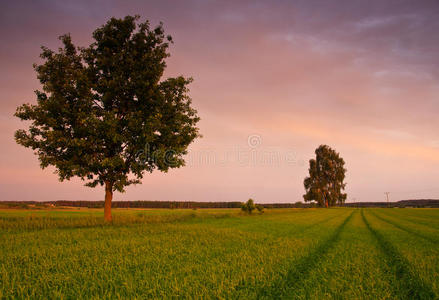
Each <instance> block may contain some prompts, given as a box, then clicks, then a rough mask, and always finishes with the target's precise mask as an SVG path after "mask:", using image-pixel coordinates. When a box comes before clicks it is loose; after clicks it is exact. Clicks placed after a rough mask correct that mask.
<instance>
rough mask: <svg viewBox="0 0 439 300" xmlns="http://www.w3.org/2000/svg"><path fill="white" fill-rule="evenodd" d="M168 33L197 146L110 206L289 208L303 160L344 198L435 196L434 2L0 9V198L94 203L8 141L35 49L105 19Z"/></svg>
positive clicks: (32, 4) (203, 0) (438, 8)
mask: <svg viewBox="0 0 439 300" xmlns="http://www.w3.org/2000/svg"><path fill="white" fill-rule="evenodd" d="M129 14H130V15H134V14H138V15H140V16H141V18H142V19H149V20H150V21H151V24H152V25H156V24H158V23H159V22H160V21H162V22H163V23H164V27H165V30H166V32H167V33H168V34H170V35H172V36H173V39H174V44H173V45H172V46H171V49H170V51H171V57H170V58H169V59H168V69H167V72H166V76H175V75H180V74H182V75H185V76H192V77H193V78H194V83H192V85H191V92H190V94H191V97H192V98H193V104H194V106H195V107H196V108H197V109H198V111H199V115H200V117H201V118H202V121H201V122H200V129H201V133H202V134H203V135H204V137H203V138H202V139H200V140H197V141H196V142H195V143H194V144H193V145H192V146H191V147H190V153H189V155H188V157H187V160H188V163H187V166H186V167H184V168H181V169H178V170H172V171H170V172H169V173H167V174H160V173H153V174H150V175H147V176H145V178H144V180H143V184H142V185H138V186H134V187H128V189H127V192H126V193H125V194H115V200H140V199H141V200H185V201H190V200H193V201H245V200H246V199H248V198H249V197H253V198H254V199H255V200H256V202H265V203H268V202H296V201H300V200H302V195H303V192H304V190H303V179H304V177H305V176H306V175H307V164H308V160H309V159H310V158H312V156H313V154H314V149H315V148H316V147H318V146H319V145H320V144H328V145H330V146H331V147H333V148H335V149H336V150H337V151H338V152H340V154H341V156H342V157H343V158H344V159H345V161H346V167H347V170H348V173H347V178H346V182H347V184H348V185H347V192H348V201H353V200H354V199H356V200H357V201H383V200H384V192H386V191H389V192H391V194H390V197H391V199H392V200H399V199H408V198H422V197H428V198H439V34H438V32H439V2H438V1H428V0H423V1H412V0H409V1H403V0H399V1H391V0H389V1H382V0H378V1H354V0H345V1H344V0H340V1H328V0H321V1H314V0H313V1H310V0H306V1H286V0H283V1H280V0H279V1H213V0H193V1H55V0H53V1H2V2H1V4H0V35H1V44H0V66H1V70H0V89H1V94H0V97H1V102H0V105H1V107H0V144H1V148H0V189H1V193H0V200H58V199H69V200H78V199H84V200H102V199H103V195H104V192H103V190H102V188H99V187H98V188H96V189H90V188H87V187H83V186H82V182H81V181H79V180H72V181H70V182H64V183H60V182H59V181H58V179H57V177H56V175H54V174H53V171H54V170H53V169H51V168H48V169H45V170H41V169H40V168H39V164H38V160H37V157H36V156H34V155H33V154H32V150H29V149H26V148H23V147H21V146H18V145H16V144H15V142H14V139H13V134H14V131H15V130H16V129H18V128H24V127H25V125H26V124H25V123H22V122H20V121H19V120H17V119H16V118H15V117H13V116H12V115H13V113H14V112H15V109H16V107H17V106H18V105H20V104H22V103H26V102H28V103H34V102H35V96H34V94H33V91H34V90H35V89H38V88H39V83H38V81H37V79H36V76H35V73H34V71H33V69H32V64H33V63H38V62H39V53H40V46H41V45H45V46H48V47H49V48H52V49H56V48H57V47H59V46H60V44H59V41H58V39H57V37H58V36H59V35H61V34H64V33H68V32H70V33H71V35H72V38H73V40H74V42H75V43H76V44H77V45H79V46H86V45H88V44H89V43H90V42H91V33H92V32H93V30H94V29H96V28H97V27H98V26H100V25H102V24H104V23H105V22H106V21H107V20H108V19H109V18H110V17H113V16H114V17H123V16H125V15H129Z"/></svg>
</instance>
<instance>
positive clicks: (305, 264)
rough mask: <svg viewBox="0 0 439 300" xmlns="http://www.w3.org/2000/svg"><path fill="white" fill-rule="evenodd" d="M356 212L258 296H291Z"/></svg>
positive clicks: (333, 243) (277, 297) (280, 297)
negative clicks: (292, 291)
mask: <svg viewBox="0 0 439 300" xmlns="http://www.w3.org/2000/svg"><path fill="white" fill-rule="evenodd" d="M355 212H356V211H355V210H354V211H352V212H351V214H350V215H349V216H348V217H346V219H345V220H344V221H343V223H341V224H340V225H339V226H338V227H337V229H336V230H335V231H334V233H333V234H332V235H331V236H330V237H329V238H328V239H327V240H325V241H324V242H321V243H319V244H318V245H317V246H316V248H315V249H313V250H311V252H310V253H308V255H306V256H303V257H301V258H299V259H298V260H297V262H295V263H294V265H292V267H291V268H290V270H289V271H288V273H287V274H286V276H283V278H282V279H279V280H276V281H275V282H274V283H273V284H272V285H271V286H270V287H269V288H268V289H260V290H259V292H258V294H257V298H258V299H260V298H270V299H273V298H275V299H285V298H291V296H290V297H289V294H290V293H291V292H290V291H291V290H293V289H294V288H296V287H298V286H300V284H301V282H302V281H303V280H304V279H305V278H306V277H307V276H308V274H309V273H310V272H311V271H312V270H313V269H315V268H316V266H317V265H318V264H319V262H321V261H322V260H323V257H324V256H325V255H326V253H328V252H329V250H331V249H332V248H333V247H334V245H335V243H336V242H337V240H338V239H339V237H340V234H341V232H342V231H343V229H344V227H345V226H346V224H347V223H348V222H349V221H350V219H351V218H352V216H353V214H354V213H355Z"/></svg>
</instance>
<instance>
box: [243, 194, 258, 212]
mask: <svg viewBox="0 0 439 300" xmlns="http://www.w3.org/2000/svg"><path fill="white" fill-rule="evenodd" d="M255 208H256V206H255V202H254V201H253V199H252V198H250V199H248V200H247V202H245V203H244V204H242V206H241V210H242V211H244V212H246V213H248V214H251V213H252V212H253V211H254V210H255Z"/></svg>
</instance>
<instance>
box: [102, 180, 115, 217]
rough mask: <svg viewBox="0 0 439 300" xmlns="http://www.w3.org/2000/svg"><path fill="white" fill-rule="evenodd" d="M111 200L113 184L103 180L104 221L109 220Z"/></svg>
mask: <svg viewBox="0 0 439 300" xmlns="http://www.w3.org/2000/svg"><path fill="white" fill-rule="evenodd" d="M111 200H113V184H112V183H111V182H109V181H105V204H104V219H105V221H106V222H111V221H112V220H113V217H112V216H111Z"/></svg>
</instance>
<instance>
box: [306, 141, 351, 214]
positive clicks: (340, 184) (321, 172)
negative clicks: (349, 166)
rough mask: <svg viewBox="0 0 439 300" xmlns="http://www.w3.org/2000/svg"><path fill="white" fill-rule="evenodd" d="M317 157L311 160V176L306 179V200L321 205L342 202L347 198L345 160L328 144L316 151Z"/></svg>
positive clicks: (327, 205)
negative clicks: (345, 190) (344, 191)
mask: <svg viewBox="0 0 439 300" xmlns="http://www.w3.org/2000/svg"><path fill="white" fill-rule="evenodd" d="M315 154H316V158H315V159H311V160H310V161H309V177H306V178H305V180H304V186H305V191H306V194H305V195H303V198H304V200H305V201H313V200H314V201H316V202H317V203H318V204H319V205H320V206H325V207H329V206H333V205H335V204H342V203H344V202H345V200H346V194H345V193H342V190H344V189H345V187H346V183H344V179H345V173H346V169H345V168H344V164H345V162H344V160H343V158H341V157H340V155H339V154H338V153H337V152H336V151H335V150H333V149H331V148H330V147H329V146H327V145H321V146H320V147H318V148H317V149H316V151H315Z"/></svg>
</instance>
